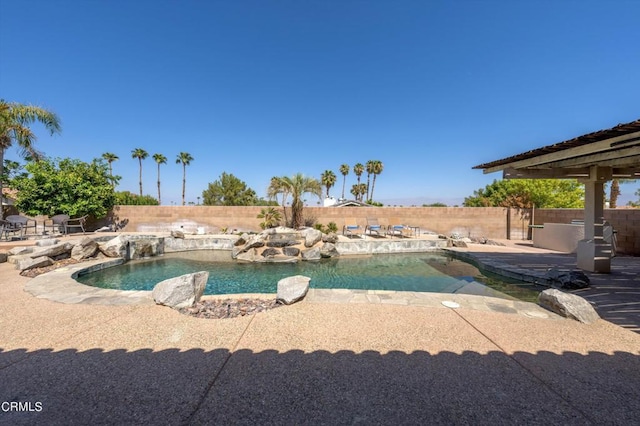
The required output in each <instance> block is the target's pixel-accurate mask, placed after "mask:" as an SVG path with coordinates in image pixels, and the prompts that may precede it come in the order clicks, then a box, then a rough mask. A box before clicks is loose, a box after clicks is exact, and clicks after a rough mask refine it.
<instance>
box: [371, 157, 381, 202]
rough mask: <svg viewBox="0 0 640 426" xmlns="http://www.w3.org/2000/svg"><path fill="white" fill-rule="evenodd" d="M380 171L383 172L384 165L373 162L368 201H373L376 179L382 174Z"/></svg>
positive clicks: (378, 161)
mask: <svg viewBox="0 0 640 426" xmlns="http://www.w3.org/2000/svg"><path fill="white" fill-rule="evenodd" d="M382 170H384V164H382V161H380V160H374V161H373V182H372V183H371V198H370V200H372V201H373V189H374V188H375V186H376V177H377V176H378V175H379V174H380V173H382Z"/></svg>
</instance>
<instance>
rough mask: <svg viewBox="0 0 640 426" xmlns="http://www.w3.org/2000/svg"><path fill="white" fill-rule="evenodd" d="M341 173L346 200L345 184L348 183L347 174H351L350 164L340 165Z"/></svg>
mask: <svg viewBox="0 0 640 426" xmlns="http://www.w3.org/2000/svg"><path fill="white" fill-rule="evenodd" d="M340 173H342V197H341V198H342V199H343V200H344V184H345V183H347V175H348V174H349V165H348V164H343V165H341V166H340Z"/></svg>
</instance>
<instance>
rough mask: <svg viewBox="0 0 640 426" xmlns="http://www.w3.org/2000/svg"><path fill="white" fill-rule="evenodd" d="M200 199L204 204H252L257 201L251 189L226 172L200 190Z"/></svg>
mask: <svg viewBox="0 0 640 426" xmlns="http://www.w3.org/2000/svg"><path fill="white" fill-rule="evenodd" d="M202 200H203V203H204V205H205V206H253V205H256V204H257V203H258V198H257V197H256V192H255V191H254V190H253V189H251V188H249V187H247V184H246V183H245V182H243V181H241V180H240V179H238V178H237V177H235V176H234V175H233V174H231V173H226V172H222V174H221V175H220V178H219V179H218V180H216V181H215V182H213V183H210V184H209V186H208V187H207V189H205V190H204V191H202Z"/></svg>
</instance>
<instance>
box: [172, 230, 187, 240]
mask: <svg viewBox="0 0 640 426" xmlns="http://www.w3.org/2000/svg"><path fill="white" fill-rule="evenodd" d="M171 236H172V237H173V238H180V239H181V240H184V232H182V231H178V230H173V231H171Z"/></svg>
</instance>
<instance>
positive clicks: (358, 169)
mask: <svg viewBox="0 0 640 426" xmlns="http://www.w3.org/2000/svg"><path fill="white" fill-rule="evenodd" d="M353 173H354V174H355V175H356V176H357V177H358V183H357V185H360V176H362V173H364V166H363V165H362V163H356V165H355V166H353ZM351 193H352V194H353V191H352V192H351Z"/></svg>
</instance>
